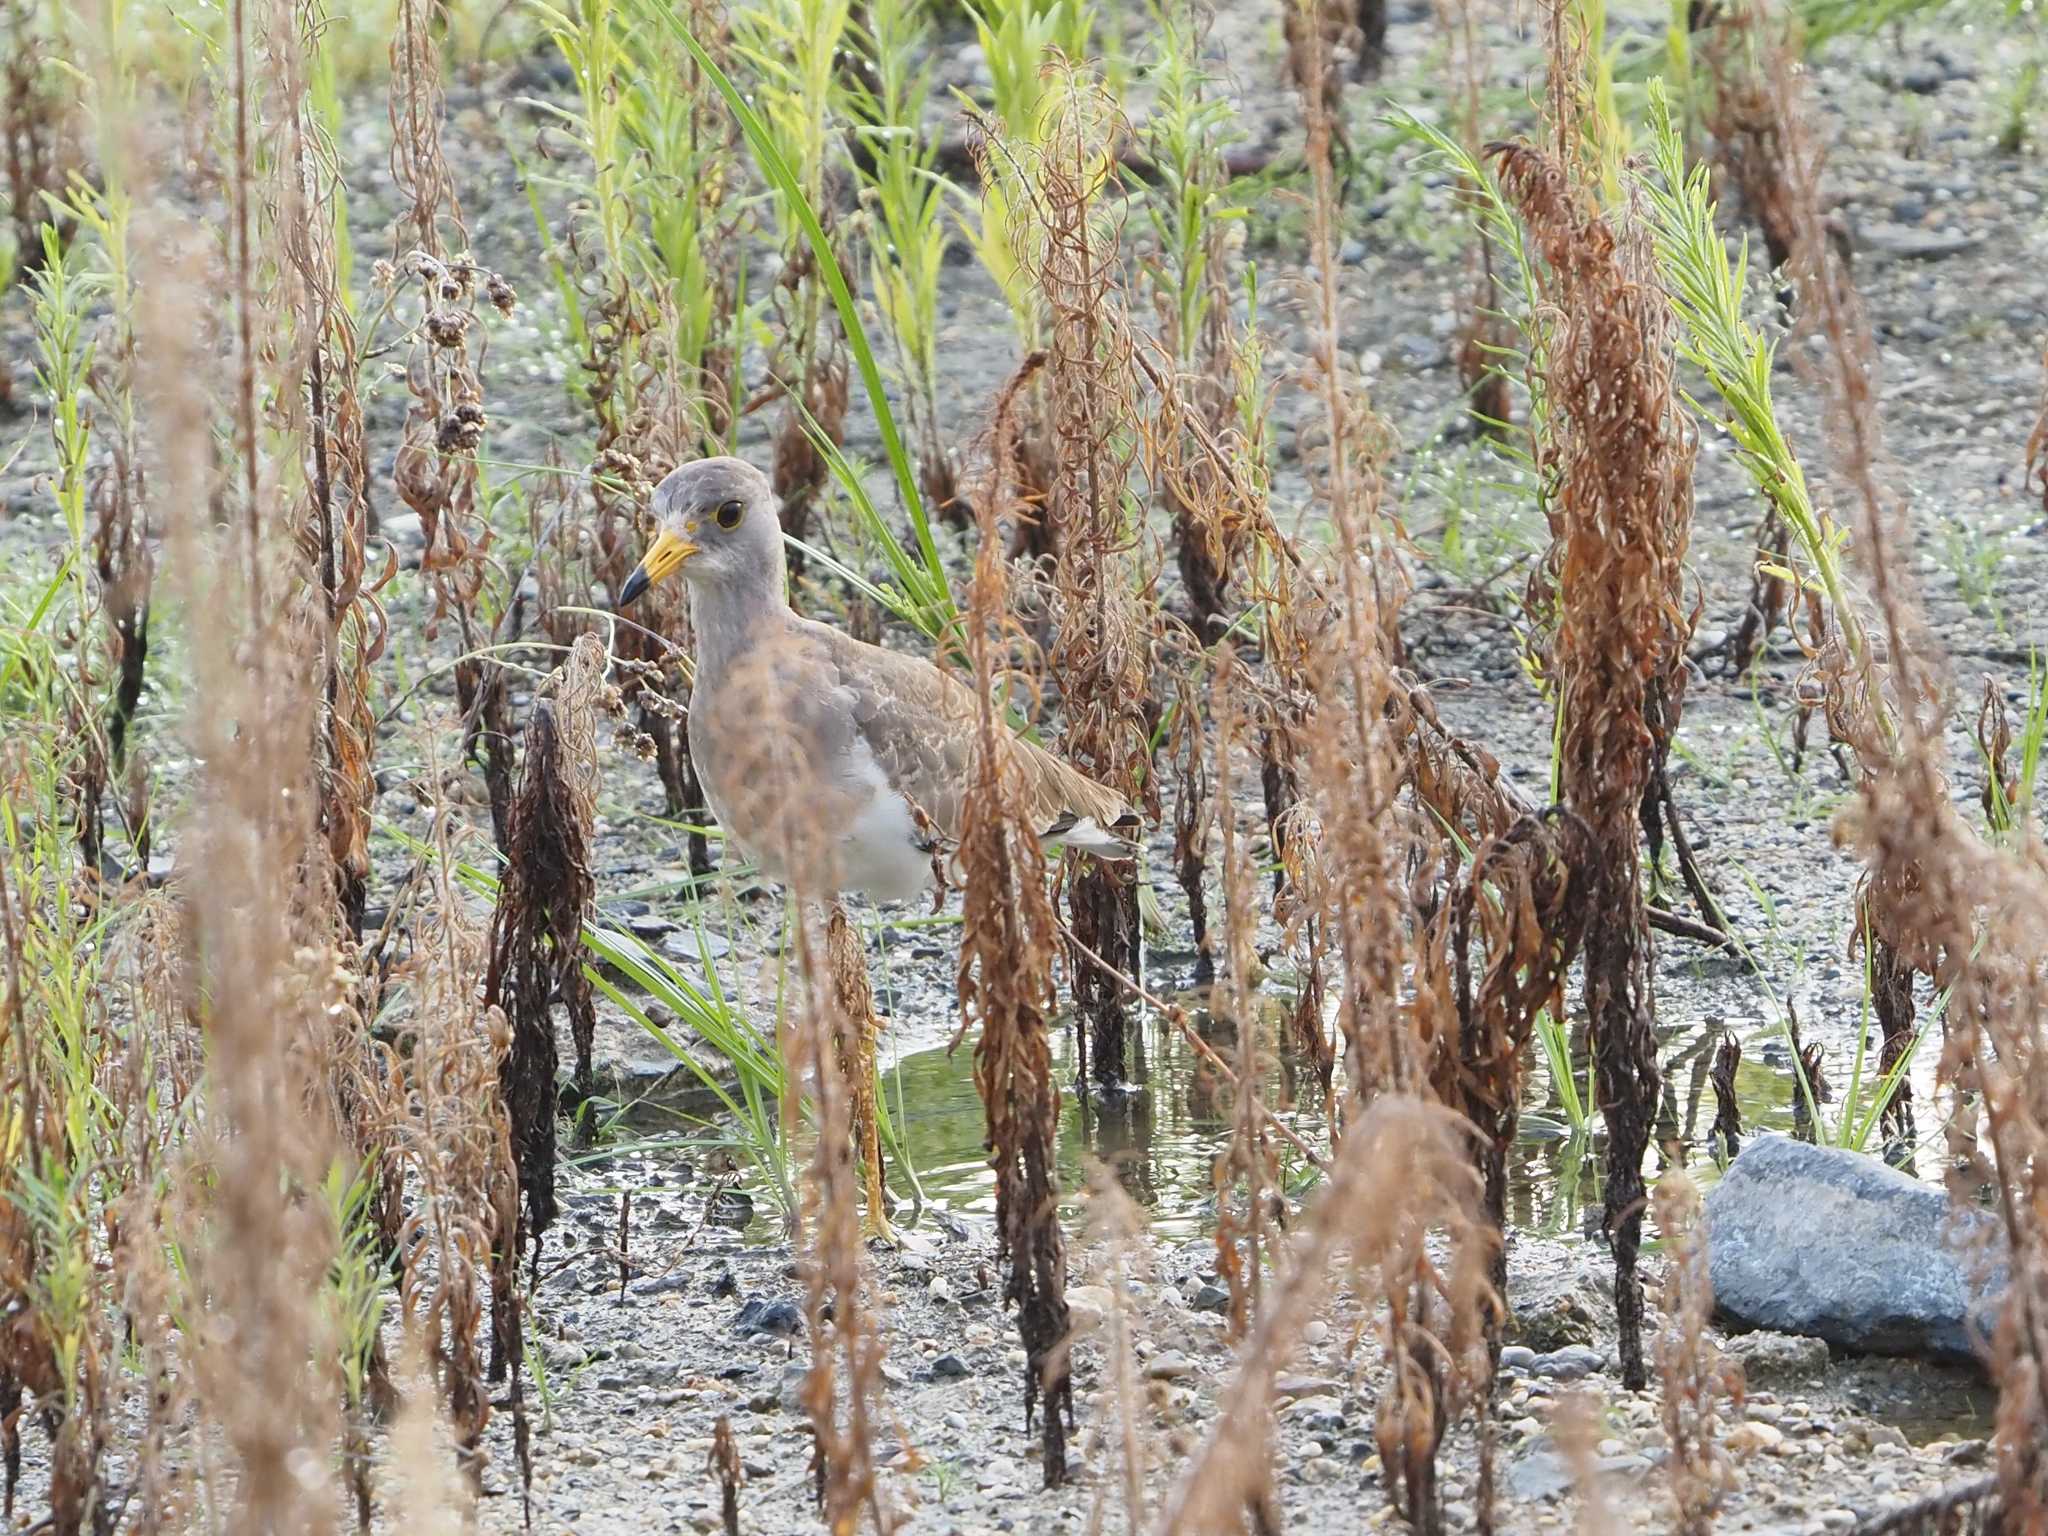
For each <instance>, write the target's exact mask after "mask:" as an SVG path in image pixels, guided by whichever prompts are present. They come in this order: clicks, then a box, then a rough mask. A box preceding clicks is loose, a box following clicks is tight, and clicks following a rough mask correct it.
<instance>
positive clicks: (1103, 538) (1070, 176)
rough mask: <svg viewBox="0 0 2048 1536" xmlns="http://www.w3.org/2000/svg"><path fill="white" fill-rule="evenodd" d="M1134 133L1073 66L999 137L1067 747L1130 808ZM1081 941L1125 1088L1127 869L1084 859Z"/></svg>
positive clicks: (1096, 1049) (1147, 666) (1140, 799)
mask: <svg viewBox="0 0 2048 1536" xmlns="http://www.w3.org/2000/svg"><path fill="white" fill-rule="evenodd" d="M1125 132H1126V128H1125V125H1124V123H1123V121H1122V119H1121V118H1120V117H1119V116H1118V114H1117V112H1116V110H1115V108H1114V106H1113V104H1112V103H1111V101H1110V98H1109V96H1108V94H1107V92H1106V91H1105V90H1104V89H1103V87H1102V84H1101V82H1100V81H1099V80H1096V79H1094V78H1093V77H1092V76H1089V75H1087V74H1085V73H1083V72H1081V71H1079V70H1077V69H1073V68H1067V71H1066V76H1065V79H1064V80H1063V82H1062V83H1061V85H1060V87H1059V91H1058V98H1057V105H1056V106H1055V107H1054V108H1053V109H1052V110H1051V114H1050V117H1049V120H1048V122H1047V123H1046V124H1045V125H1044V128H1043V133H1042V137H1041V139H1040V140H1039V141H1038V142H1036V143H1033V144H1023V145H1004V146H997V150H998V151H999V156H998V158H999V161H1000V164H1001V166H1002V168H1003V174H1004V175H1005V177H1006V179H1007V180H1008V181H1009V182H1010V183H1011V188H1012V190H1011V205H1012V207H1013V208H1016V209H1018V210H1020V217H1018V218H1017V219H1016V221H1015V223H1014V226H1013V238H1014V239H1015V242H1016V245H1017V256H1018V259H1019V262H1020V264H1021V265H1022V268H1023V270H1024V271H1025V272H1026V273H1028V274H1029V276H1030V278H1031V280H1032V282H1033V283H1034V285H1035V286H1036V288H1037V290H1038V293H1039V297H1040V302H1041V304H1042V305H1043V308H1044V311H1045V314H1046V316H1047V328H1046V329H1047V338H1048V345H1047V347H1046V359H1045V363H1044V387H1045V394H1046V400H1047V405H1048V411H1049V424H1050V428H1051V432H1052V436H1053V439H1054V441H1055V442H1056V443H1057V444H1058V449H1059V458H1058V470H1057V475H1056V478H1055V480H1054V482H1053V484H1052V487H1051V498H1050V500H1049V501H1048V503H1047V505H1046V509H1045V511H1046V520H1047V523H1048V526H1049V527H1050V529H1051V531H1052V544H1053V549H1054V560H1053V578H1052V592H1051V594H1050V603H1049V606H1050V615H1051V621H1052V634H1053V638H1052V644H1051V647H1050V649H1049V650H1048V651H1047V653H1046V662H1047V668H1048V671H1049V673H1050V676H1051V679H1052V681H1053V682H1054V683H1055V684H1056V685H1057V687H1058V689H1059V694H1060V703H1061V707H1062V713H1063V719H1064V724H1065V738H1064V743H1063V746H1064V755H1065V756H1066V757H1067V758H1068V759H1069V760H1070V761H1072V762H1073V763H1074V764H1075V766H1077V767H1078V768H1080V769H1081V770H1082V771H1083V772H1084V773H1086V774H1087V775H1088V776H1089V777H1090V778H1092V779H1094V780H1095V781H1096V782H1097V783H1099V784H1103V785H1106V786H1108V787H1109V788H1110V789H1112V790H1115V791H1116V792H1117V793H1118V794H1120V795H1123V796H1124V797H1125V798H1126V799H1127V800H1128V801H1129V802H1130V803H1132V804H1141V803H1146V802H1147V801H1149V800H1150V799H1151V798H1152V796H1153V795H1154V794H1155V793H1156V791H1154V790H1153V789H1152V788H1151V786H1152V783H1153V780H1152V775H1151V773H1150V771H1149V770H1150V751H1151V746H1150V743H1151V723H1152V718H1153V715H1154V713H1155V708H1154V705H1153V703H1152V678H1151V655H1150V651H1151V634H1152V624H1151V622H1150V613H1149V610H1150V609H1151V608H1152V607H1153V606H1154V605H1155V604H1156V598H1155V597H1154V596H1153V594H1152V590H1151V586H1150V584H1149V583H1142V584H1141V581H1140V576H1139V571H1138V568H1137V561H1136V558H1135V550H1136V543H1137V537H1138V531H1137V523H1138V514H1137V511H1136V506H1137V495H1136V492H1135V490H1134V488H1133V485H1132V476H1133V471H1134V469H1135V467H1136V465H1137V461H1138V457H1139V450H1140V446H1141V440H1140V434H1139V419H1140V412H1139V405H1138V401H1139V398H1140V394H1141V385H1140V381H1139V375H1138V370H1137V367H1136V364H1135V362H1134V356H1135V347H1136V343H1135V341H1134V338H1133V330H1132V326H1131V321H1130V315H1129V311H1128V308H1127V303H1126V296H1125V292H1124V284H1123V279H1122V275H1121V269H1120V258H1119V255H1118V242H1119V238H1120V234H1121V226H1120V215H1119V214H1118V213H1117V212H1116V210H1115V205H1114V204H1113V202H1112V201H1111V199H1110V197H1109V193H1110V192H1111V191H1112V186H1111V178H1112V177H1113V175H1114V170H1115V157H1114V150H1115V146H1116V144H1117V142H1118V140H1119V139H1120V138H1121V137H1122V135H1123V134H1124V133H1125ZM1067 900H1068V909H1069V913H1070V915H1071V919H1072V923H1073V929H1074V934H1075V937H1076V939H1077V940H1078V941H1079V944H1080V946H1082V947H1083V948H1084V949H1085V951H1092V952H1093V954H1094V955H1096V956H1100V957H1101V961H1100V962H1098V961H1097V960H1095V959H1091V958H1089V956H1088V954H1087V953H1082V954H1078V955H1077V956H1076V957H1075V960H1074V967H1073V975H1074V982H1073V986H1074V1003H1075V1014H1076V1027H1077V1031H1078V1033H1079V1038H1081V1040H1082V1044H1083V1054H1082V1057H1081V1059H1082V1062H1083V1074H1084V1075H1085V1076H1090V1077H1092V1078H1093V1080H1094V1082H1095V1083H1096V1084H1097V1085H1098V1086H1099V1087H1100V1088H1102V1089H1103V1090H1105V1091H1109V1090H1120V1089H1122V1088H1123V1087H1125V1086H1126V1081H1127V1078H1128V1076H1129V1067H1128V1064H1127V1060H1126V1045H1127V1036H1128V1033H1129V1029H1130V1023H1129V1018H1128V1012H1127V1003H1126V998H1125V996H1124V989H1123V984H1122V983H1121V982H1120V981H1118V980H1117V975H1118V974H1122V975H1128V976H1134V977H1135V976H1137V975H1138V971H1139V931H1138V891H1137V885H1136V882H1135V879H1134V876H1133V873H1132V870H1131V868H1130V867H1129V866H1128V865H1116V864H1108V863H1104V862H1102V861H1100V860H1086V861H1083V862H1081V863H1080V864H1079V865H1078V866H1077V867H1075V868H1074V869H1073V870H1072V871H1071V872H1070V874H1069V885H1068V894H1067Z"/></svg>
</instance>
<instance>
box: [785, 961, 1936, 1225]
mask: <svg viewBox="0 0 2048 1536" xmlns="http://www.w3.org/2000/svg"><path fill="white" fill-rule="evenodd" d="M1189 1027H1190V1028H1191V1029H1192V1030H1193V1032H1194V1033H1195V1034H1196V1035H1197V1036H1199V1037H1200V1039H1201V1040H1202V1041H1203V1042H1204V1043H1205V1044H1206V1045H1208V1046H1209V1047H1210V1049H1212V1050H1214V1051H1216V1052H1217V1053H1218V1054H1219V1055H1221V1056H1222V1057H1223V1058H1224V1059H1225V1060H1228V1061H1234V1060H1235V1058H1236V1053H1237V1038H1236V1030H1235V1028H1234V1027H1233V1026H1232V1025H1231V1024H1230V1023H1229V1022H1228V1021H1227V1020H1223V1019H1219V1018H1215V1017H1212V1016H1210V1015H1208V1014H1206V1013H1195V1014H1193V1015H1191V1017H1190V1024H1189ZM1258 1032H1259V1039H1260V1061H1261V1065H1262V1071H1261V1073H1260V1077H1261V1091H1262V1092H1263V1094H1264V1096H1265V1100H1266V1103H1267V1105H1268V1106H1269V1107H1270V1108H1271V1110H1272V1112H1273V1113H1274V1115H1275V1116H1276V1118H1278V1119H1280V1120H1282V1121H1283V1122H1285V1123H1287V1124H1288V1125H1289V1126H1290V1127H1291V1128H1292V1129H1293V1130H1294V1131H1295V1132H1296V1133H1297V1134H1298V1135H1300V1137H1301V1138H1302V1140H1303V1141H1305V1142H1306V1143H1308V1144H1309V1145H1310V1146H1320V1145H1322V1144H1324V1142H1325V1141H1326V1140H1327V1126H1326V1121H1325V1112H1326V1106H1325V1096H1324V1092H1323V1089H1322V1086H1321V1083H1320V1081H1319V1078H1318V1076H1317V1073H1316V1070H1315V1067H1314V1064H1313V1063H1312V1062H1310V1061H1309V1060H1308V1059H1307V1058H1306V1057H1305V1056H1304V1055H1303V1054H1302V1053H1301V1051H1300V1049H1299V1047H1298V1046H1297V1044H1296V1043H1295V1041H1294V1037H1293V1033H1292V1031H1291V1030H1290V1029H1289V1028H1288V1012H1287V1007H1286V1005H1285V1003H1284V1002H1282V1001H1280V1000H1278V999H1274V998H1270V997H1269V998H1267V999H1265V1000H1264V1002H1263V1003H1262V1007H1261V1013H1260V1018H1259V1022H1258ZM1724 1032H1732V1033H1733V1034H1734V1035H1735V1036H1736V1037H1737V1038H1738V1039H1740V1040H1741V1041H1742V1042H1743V1057H1742V1061H1741V1064H1740V1066H1739V1068H1738V1069H1737V1071H1736V1074H1735V1092H1736V1098H1737V1101H1738V1103H1739V1105H1740V1108H1741V1115H1742V1124H1743V1129H1744V1132H1745V1134H1754V1133H1755V1132H1757V1131H1760V1130H1778V1131H1790V1130H1791V1129H1792V1126H1793V1115H1792V1097H1793V1094H1792V1077H1791V1071H1790V1065H1789V1054H1788V1052H1787V1051H1786V1050H1785V1048H1784V1045H1783V1043H1782V1041H1781V1040H1779V1039H1777V1038H1774V1037H1773V1036H1774V1032H1773V1031H1772V1030H1770V1029H1768V1028H1767V1027H1766V1025H1765V1021H1763V1020H1761V1019H1756V1018H1747V1019H1744V1018H1721V1017H1709V1018H1705V1019H1699V1020H1693V1021H1690V1022H1688V1023H1687V1024H1685V1025H1683V1026H1678V1027H1672V1028H1667V1029H1665V1030H1663V1031H1661V1032H1660V1041H1661V1056H1662V1060H1663V1064H1664V1089H1663V1101H1662V1105H1661V1108H1660V1113H1659V1117H1658V1123H1657V1127H1656V1132H1657V1134H1656V1138H1655V1146H1656V1151H1655V1154H1654V1156H1655V1159H1656V1164H1655V1166H1656V1169H1657V1171H1660V1172H1661V1171H1663V1170H1664V1169H1667V1168H1670V1167H1672V1166H1677V1165H1679V1164H1681V1163H1682V1164H1683V1165H1685V1166H1687V1167H1689V1168H1690V1169H1691V1170H1692V1172H1693V1175H1694V1177H1696V1178H1698V1179H1699V1180H1700V1181H1701V1182H1702V1183H1711V1182H1712V1181H1713V1180H1714V1178H1716V1177H1717V1175H1718V1170H1717V1168H1716V1166H1715V1164H1714V1162H1713V1160H1712V1159H1711V1157H1710V1156H1709V1155H1708V1154H1707V1151H1706V1137H1707V1133H1708V1131H1709V1130H1710V1128H1711V1126H1712V1123H1713V1118H1714V1114H1713V1110H1714V1099H1713V1093H1712V1072H1713V1062H1714V1052H1715V1048H1716V1046H1717V1045H1718V1044H1719V1042H1720V1040H1721V1039H1722V1037H1723V1034H1724ZM1569 1058H1570V1061H1571V1070H1572V1074H1573V1077H1574V1078H1575V1079H1576V1080H1577V1082H1578V1084H1579V1097H1580V1098H1581V1099H1589V1098H1590V1084H1589V1081H1588V1048H1587V1041H1586V1035H1585V1025H1584V1021H1583V1020H1579V1021H1575V1022H1574V1024H1573V1026H1572V1028H1571V1030H1570V1034H1569ZM1131 1062H1132V1066H1133V1070H1134V1072H1135V1073H1137V1074H1139V1081H1140V1083H1141V1086H1139V1087H1136V1088H1133V1089H1131V1090H1129V1091H1126V1092H1119V1093H1114V1094H1108V1095H1102V1094H1097V1093H1093V1092H1089V1093H1078V1092H1076V1091H1075V1090H1074V1088H1073V1083H1074V1076H1075V1062H1074V1048H1073V1042H1072V1037H1071V1033H1070V1031H1068V1030H1067V1029H1065V1028H1064V1027H1059V1028H1056V1030H1055V1032H1054V1036H1053V1070H1054V1073H1055V1076H1056V1078H1057V1080H1058V1081H1059V1082H1060V1083H1061V1085H1062V1105H1061V1115H1060V1134H1059V1144H1058V1147H1057V1162H1058V1168H1059V1177H1060V1187H1061V1188H1062V1189H1063V1190H1066V1191H1068V1192H1069V1194H1070V1207H1069V1214H1070V1215H1071V1214H1073V1212H1072V1209H1071V1194H1072V1192H1074V1191H1077V1190H1079V1189H1080V1188H1082V1187H1083V1185H1084V1184H1085V1166H1086V1164H1087V1163H1088V1161H1090V1160H1091V1159H1095V1160H1100V1161H1102V1162H1104V1163H1106V1164H1107V1165H1108V1166H1109V1167H1110V1168H1111V1169H1113V1170H1114V1172H1115V1175H1116V1177H1117V1179H1118V1181H1119V1182H1120V1183H1121V1184H1122V1186H1123V1188H1124V1190H1125V1191H1126V1192H1127V1193H1128V1194H1129V1195H1130V1197H1131V1198H1132V1200H1134V1201H1135V1202H1136V1203H1137V1204H1138V1205H1139V1206H1140V1207H1141V1208H1142V1209H1143V1210H1144V1211H1145V1212H1146V1213H1147V1215H1148V1216H1149V1218H1150V1220H1151V1223H1152V1226H1153V1229H1154V1230H1155V1231H1156V1232H1157V1233H1158V1234H1160V1235H1161V1236H1163V1237H1165V1238H1167V1239H1169V1240H1186V1239H1189V1238H1194V1237H1198V1236H1201V1235H1203V1234H1204V1233H1206V1232H1207V1231H1208V1230H1210V1229H1211V1227H1212V1226H1213V1224H1214V1219H1215V1211H1216V1191H1215V1185H1214V1163H1215V1159H1216V1158H1217V1157H1218V1156H1220V1155H1221V1154H1222V1152H1223V1151H1224V1149H1225V1148H1226V1147H1227V1145H1228V1143H1229V1139H1230V1130H1231V1121H1232V1114H1233V1104H1232V1091H1233V1090H1232V1085H1231V1083H1230V1082H1229V1081H1228V1080H1226V1079H1225V1078H1224V1077H1223V1075H1222V1074H1221V1073H1220V1072H1218V1071H1216V1070H1215V1069H1214V1067H1213V1066H1212V1065H1210V1064H1209V1062H1208V1061H1207V1060H1206V1059H1205V1058H1204V1057H1203V1056H1202V1055H1201V1054H1200V1053H1199V1052H1198V1051H1197V1050H1196V1048H1195V1047H1194V1046H1193V1045H1192V1044H1190V1043H1189V1041H1188V1040H1187V1039H1186V1038H1185V1036H1184V1035H1183V1034H1182V1033H1181V1032H1180V1031H1179V1029H1177V1028H1175V1027H1173V1026H1171V1025H1168V1024H1166V1023H1164V1022H1162V1021H1158V1020H1154V1021H1152V1022H1150V1023H1148V1024H1146V1025H1145V1026H1144V1027H1143V1029H1142V1031H1141V1035H1140V1038H1138V1039H1136V1040H1135V1041H1134V1042H1133V1051H1132V1056H1131ZM1916 1066H1923V1067H1924V1070H1925V1071H1926V1073H1927V1074H1928V1075H1929V1076H1930V1077H1931V1074H1932V1067H1931V1064H1923V1063H1916ZM1523 1073H1524V1076H1523V1083H1522V1104H1523V1112H1522V1120H1521V1128H1520V1134H1519V1136H1518V1138H1517V1140H1516V1143H1515V1145H1514V1147H1513V1148H1512V1150H1511V1152H1510V1154H1509V1160H1508V1218H1509V1222H1510V1224H1511V1226H1513V1227H1515V1228H1517V1229H1520V1230H1525V1231H1534V1232H1543V1233H1549V1234H1556V1235H1565V1234H1570V1233H1586V1234H1592V1233H1597V1231H1598V1230H1599V1225H1600V1199H1601V1188H1600V1165H1601V1159H1602V1157H1603V1155H1604V1151H1605V1138H1604V1136H1603V1135H1602V1134H1601V1131H1600V1129H1599V1117H1598V1115H1597V1114H1596V1115H1594V1116H1593V1117H1592V1121H1591V1123H1590V1124H1589V1125H1585V1126H1578V1127H1574V1126H1573V1125H1572V1124H1571V1123H1570V1119H1569V1116H1568V1114H1567V1111H1566V1108H1565V1097H1564V1095H1562V1094H1561V1093H1560V1092H1559V1090H1558V1086H1557V1084H1555V1083H1553V1082H1552V1081H1551V1079H1550V1076H1549V1073H1548V1071H1547V1069H1546V1067H1545V1064H1544V1061H1543V1056H1542V1053H1541V1052H1540V1051H1536V1050H1531V1051H1530V1052H1528V1053H1527V1055H1526V1057H1525V1062H1524V1068H1523ZM1839 1075H1840V1076H1842V1077H1844V1078H1846V1077H1847V1075H1848V1074H1847V1072H1846V1070H1844V1071H1842V1072H1840V1074H1839ZM1915 1076H1916V1078H1917V1077H1919V1076H1920V1073H1918V1072H1916V1073H1915ZM1917 1087H1918V1084H1917V1082H1916V1088H1917ZM1869 1088H1870V1085H1869V1082H1868V1081H1867V1079H1866V1083H1865V1094H1866V1102H1867V1095H1868V1092H1869ZM1922 1091H1923V1092H1924V1091H1925V1090H1922ZM886 1092H887V1095H888V1099H889V1104H890V1109H891V1112H892V1116H893V1118H894V1119H895V1121H896V1124H897V1125H898V1127H899V1128H900V1131H901V1135H902V1139H903V1145H904V1148H905V1151H906V1152H907V1154H908V1158H909V1162H910V1164H911V1166H912V1167H914V1168H915V1170H916V1173H917V1178H916V1185H917V1190H915V1191H914V1190H913V1188H912V1181H911V1178H910V1177H909V1174H908V1173H907V1172H906V1171H905V1170H903V1169H901V1168H895V1169H892V1170H891V1179H890V1182H891V1187H892V1189H893V1190H894V1191H895V1192H896V1194H897V1195H898V1197H899V1198H900V1199H902V1200H904V1201H905V1202H906V1209H905V1212H904V1213H903V1214H904V1215H905V1216H908V1215H909V1205H910V1204H912V1203H914V1202H915V1200H916V1198H917V1195H918V1193H919V1192H921V1194H922V1198H923V1200H924V1201H925V1202H927V1203H928V1204H930V1205H934V1206H937V1207H938V1208H940V1209H943V1210H948V1211H952V1212H955V1213H961V1214H972V1215H976V1216H980V1217H982V1218H985V1219H992V1218H993V1216H994V1214H995V1183H994V1177H993V1175H992V1173H991V1171H990V1169H989V1167H988V1163H987V1157H986V1152H985V1150H984V1146H983V1121H982V1108H981V1101H980V1099H979V1097H978V1096H977V1095H976V1093H975V1089H974V1082H973V1074H972V1070H971V1063H970V1061H969V1057H968V1047H966V1046H963V1047H962V1048H961V1052H960V1054H959V1055H958V1056H957V1057H952V1056H948V1055H947V1053H946V1052H945V1051H944V1050H928V1051H920V1052H915V1053H912V1054H909V1055H907V1056H904V1057H902V1058H901V1059H900V1060H898V1061H897V1062H896V1063H895V1064H894V1065H893V1066H892V1067H891V1068H890V1069H889V1074H888V1081H887V1084H886ZM1823 1119H1824V1121H1825V1123H1826V1124H1828V1125H1829V1126H1834V1125H1836V1124H1837V1123H1838V1121H1839V1119H1840V1106H1839V1105H1836V1106H1833V1107H1831V1108H1827V1109H1824V1111H1823ZM1275 1150H1276V1152H1277V1153H1278V1154H1279V1156H1280V1157H1281V1159H1282V1162H1281V1176H1282V1181H1283V1183H1284V1184H1285V1185H1286V1187H1288V1188H1289V1189H1290V1190H1294V1189H1297V1188H1299V1187H1301V1186H1303V1185H1305V1183H1306V1182H1307V1174H1308V1170H1307V1169H1306V1168H1305V1167H1303V1166H1301V1165H1300V1159H1299V1156H1298V1154H1296V1153H1294V1151H1293V1150H1292V1148H1290V1147H1288V1146H1287V1145H1286V1143H1285V1142H1284V1141H1283V1140H1276V1143H1275ZM764 1209H765V1205H764ZM777 1234H778V1235H779V1228H778V1229H777Z"/></svg>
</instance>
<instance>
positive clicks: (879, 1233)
mask: <svg viewBox="0 0 2048 1536" xmlns="http://www.w3.org/2000/svg"><path fill="white" fill-rule="evenodd" d="M860 1234H861V1236H862V1237H863V1238H865V1239H866V1240H867V1241H869V1242H871V1243H880V1244H882V1245H883V1246H884V1247H885V1248H890V1249H900V1248H901V1247H902V1246H903V1234H902V1233H900V1232H898V1231H897V1230H896V1228H895V1226H894V1225H893V1224H892V1223H891V1222H890V1220H889V1213H888V1212H887V1211H885V1210H883V1209H882V1207H881V1205H880V1204H879V1203H878V1202H876V1201H873V1200H870V1201H869V1202H868V1209H867V1215H866V1216H865V1217H863V1218H862V1220H861V1224H860Z"/></svg>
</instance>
